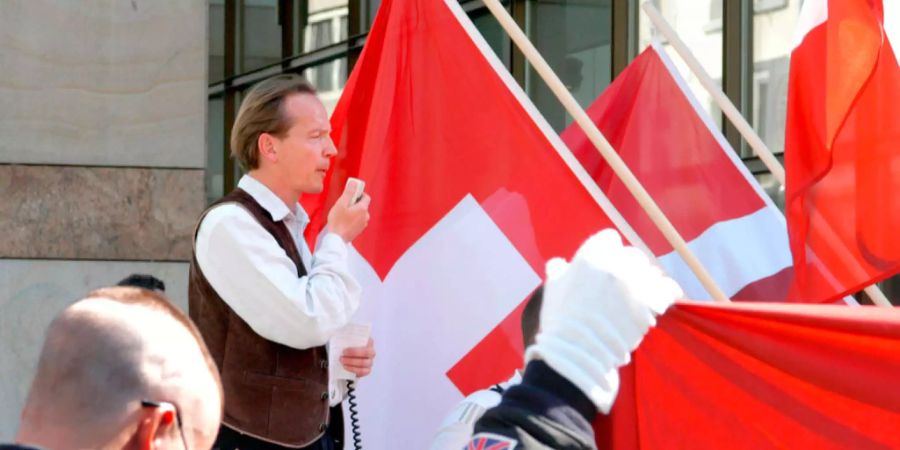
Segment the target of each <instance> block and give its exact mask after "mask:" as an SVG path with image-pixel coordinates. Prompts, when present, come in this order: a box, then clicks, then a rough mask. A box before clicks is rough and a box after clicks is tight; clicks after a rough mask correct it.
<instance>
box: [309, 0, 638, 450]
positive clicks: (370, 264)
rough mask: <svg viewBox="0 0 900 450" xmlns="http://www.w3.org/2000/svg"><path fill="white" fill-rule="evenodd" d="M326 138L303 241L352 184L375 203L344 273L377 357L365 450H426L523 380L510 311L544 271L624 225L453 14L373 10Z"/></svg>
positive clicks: (398, 6)
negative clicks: (322, 183)
mask: <svg viewBox="0 0 900 450" xmlns="http://www.w3.org/2000/svg"><path fill="white" fill-rule="evenodd" d="M332 127H333V138H334V140H335V143H336V145H337V147H338V151H339V154H338V156H337V157H336V159H335V161H334V164H333V170H332V172H331V173H330V174H329V177H328V179H327V181H326V190H325V192H324V193H323V194H322V195H319V196H315V197H309V198H304V199H302V201H303V204H304V207H305V208H306V210H307V211H308V212H309V213H310V215H311V216H312V217H313V218H314V221H313V222H312V223H311V225H310V226H309V227H308V230H307V232H308V234H307V239H312V238H313V237H315V236H316V235H318V233H319V231H320V230H321V229H322V227H323V225H324V223H323V220H324V218H325V217H326V214H325V213H326V212H327V208H328V207H329V206H330V205H331V204H332V203H333V202H334V200H335V198H336V197H337V196H338V195H339V194H340V192H341V191H342V189H343V187H344V184H345V180H346V179H347V177H348V176H353V177H358V178H361V179H363V180H365V181H366V183H367V184H366V190H367V192H368V193H369V194H370V195H371V197H372V203H371V207H370V212H371V221H370V223H369V226H368V228H367V229H366V230H365V231H364V232H363V233H362V234H361V235H360V236H359V237H358V238H357V239H356V240H355V241H354V242H353V246H354V247H355V249H356V254H355V255H354V259H353V262H352V263H353V271H354V273H355V275H356V276H357V277H358V278H359V279H360V281H361V283H362V285H363V292H364V294H363V305H362V306H361V311H360V313H359V319H360V320H363V321H370V322H371V323H372V325H373V335H374V338H375V342H376V348H377V352H378V356H377V358H376V360H375V367H374V370H373V372H372V375H370V376H368V377H366V378H364V379H363V380H361V381H360V383H359V387H358V391H357V393H358V396H359V399H358V401H359V405H360V406H359V409H360V419H361V426H362V433H363V441H364V443H365V447H366V448H367V449H388V448H397V447H403V448H416V449H421V448H427V446H428V442H429V440H430V438H431V436H432V435H433V433H434V432H435V431H436V429H437V427H438V426H439V424H440V422H441V419H442V418H443V417H444V415H445V414H446V413H447V412H448V411H449V410H450V409H451V407H452V406H453V405H454V404H455V403H457V402H458V401H460V400H461V399H462V398H463V394H464V393H467V392H469V391H471V390H473V389H480V388H483V387H485V386H489V385H490V384H492V383H495V382H498V381H501V380H504V379H506V378H508V377H509V375H510V374H511V373H512V371H513V369H514V368H516V367H519V366H520V365H521V359H522V356H521V355H522V343H521V337H520V335H521V333H520V331H519V329H518V324H517V314H518V309H517V307H518V306H519V305H520V304H521V303H522V301H523V300H524V299H525V298H526V296H527V295H528V294H529V293H530V292H531V291H532V290H533V289H534V288H535V287H536V286H537V285H538V284H539V283H540V279H541V278H542V277H543V267H544V263H545V262H546V261H547V260H548V259H549V258H551V257H555V256H566V257H568V256H571V255H572V254H573V253H574V251H575V249H576V248H577V246H578V245H579V244H580V243H581V242H583V241H584V240H585V239H586V238H587V237H588V236H589V235H591V234H593V233H594V232H596V231H598V230H600V229H602V228H607V227H611V226H616V227H617V228H619V229H620V230H622V231H623V232H624V233H626V237H629V235H628V234H627V233H628V230H627V226H625V225H624V223H621V222H617V223H613V221H612V220H611V219H610V217H609V216H608V215H607V213H605V212H604V211H603V210H602V209H601V207H600V206H598V204H599V203H602V202H603V201H604V199H603V197H602V193H601V192H600V190H599V189H598V188H597V186H596V185H594V184H593V182H592V181H591V180H590V178H589V177H588V176H587V173H586V172H585V171H584V169H583V168H581V166H580V165H578V163H577V161H576V160H575V159H574V157H572V156H571V154H570V153H568V151H567V150H565V148H564V146H563V144H562V142H561V141H560V140H559V137H558V136H556V135H555V134H554V133H553V132H552V130H551V129H550V127H549V126H548V125H547V124H546V122H545V121H543V120H542V119H541V118H540V117H539V115H538V114H537V113H536V110H535V108H534V106H533V105H532V104H531V103H530V102H529V101H528V100H527V97H526V96H525V94H524V93H523V92H522V90H521V89H520V88H519V87H518V86H517V85H516V84H515V82H514V80H513V79H512V77H511V76H510V75H509V73H508V72H507V71H506V69H505V68H504V67H503V65H502V63H500V61H499V60H498V59H497V57H496V56H495V55H494V54H493V52H492V51H491V49H490V48H489V47H488V45H487V43H486V42H485V41H484V40H483V38H481V36H480V34H479V33H478V32H477V30H476V29H475V28H474V26H473V24H472V23H471V21H470V20H469V19H468V17H467V16H466V14H465V13H464V12H463V11H462V9H461V8H460V6H459V5H458V3H457V2H455V1H453V0H449V1H447V2H443V1H437V0H386V1H383V2H382V3H381V7H380V10H379V12H378V17H377V19H376V21H375V24H374V26H373V28H372V31H371V33H370V34H369V36H368V38H367V40H366V46H365V48H364V50H363V53H362V55H361V57H360V59H359V61H358V62H357V65H356V67H355V68H354V71H353V73H352V75H351V76H350V79H349V80H348V83H347V86H346V88H345V90H344V93H343V95H342V97H341V100H340V102H339V103H338V105H337V108H336V110H335V112H334V114H333V116H332ZM586 187H587V188H588V189H586ZM630 237H632V238H633V235H631V236H630ZM632 241H633V240H632ZM348 428H349V427H348Z"/></svg>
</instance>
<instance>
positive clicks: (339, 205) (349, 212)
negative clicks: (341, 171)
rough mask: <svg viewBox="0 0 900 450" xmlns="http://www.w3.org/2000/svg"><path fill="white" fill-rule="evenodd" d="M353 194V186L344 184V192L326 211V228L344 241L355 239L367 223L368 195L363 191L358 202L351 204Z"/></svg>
mask: <svg viewBox="0 0 900 450" xmlns="http://www.w3.org/2000/svg"><path fill="white" fill-rule="evenodd" d="M353 194H354V188H353V186H350V185H348V186H345V187H344V193H343V194H341V196H340V198H338V199H337V201H336V202H334V206H332V207H331V211H328V225H326V229H327V230H328V231H329V232H332V233H334V234H337V235H338V236H340V237H341V238H342V239H344V242H350V241H352V240H353V239H355V238H356V236H359V233H362V231H363V230H364V229H365V228H366V226H367V225H368V224H369V201H371V199H370V198H369V195H368V194H365V193H364V194H363V195H362V199H360V200H359V202H357V203H356V204H351V202H352V200H353Z"/></svg>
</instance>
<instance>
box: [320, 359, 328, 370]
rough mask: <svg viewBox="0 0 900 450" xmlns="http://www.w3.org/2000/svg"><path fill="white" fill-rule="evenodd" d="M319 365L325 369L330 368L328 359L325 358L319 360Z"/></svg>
mask: <svg viewBox="0 0 900 450" xmlns="http://www.w3.org/2000/svg"><path fill="white" fill-rule="evenodd" d="M319 367H321V368H323V369H327V368H328V360H327V359H323V360H321V361H319Z"/></svg>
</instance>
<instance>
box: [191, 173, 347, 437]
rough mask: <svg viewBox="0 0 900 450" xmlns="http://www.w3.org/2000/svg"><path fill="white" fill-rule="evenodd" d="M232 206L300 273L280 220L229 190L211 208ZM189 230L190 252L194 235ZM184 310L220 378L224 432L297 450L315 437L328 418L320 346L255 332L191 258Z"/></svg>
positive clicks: (324, 360) (245, 195)
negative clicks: (298, 346)
mask: <svg viewBox="0 0 900 450" xmlns="http://www.w3.org/2000/svg"><path fill="white" fill-rule="evenodd" d="M223 203H237V204H239V205H240V206H242V207H244V208H246V209H247V211H249V212H250V214H251V215H253V217H254V218H255V219H256V220H257V222H259V223H260V225H262V226H263V228H265V229H266V231H268V232H269V233H270V234H271V235H272V237H273V238H275V241H276V242H278V245H279V246H281V248H282V249H284V251H285V253H287V255H288V256H289V257H290V258H291V261H293V262H294V264H295V265H296V266H297V276H298V277H302V276H304V275H306V269H305V267H304V266H303V262H302V260H301V259H300V254H299V252H298V251H297V247H296V245H295V244H294V239H293V238H292V237H291V235H290V233H289V232H288V229H287V227H286V226H285V225H284V223H283V222H280V221H279V222H275V221H273V220H272V216H271V215H270V214H269V213H268V211H266V210H265V209H264V208H263V207H262V206H260V205H259V203H257V202H256V200H254V199H253V197H251V196H250V194H248V193H246V192H245V191H243V190H241V189H235V190H234V191H233V192H231V193H230V194H228V195H226V196H225V197H223V198H221V199H220V200H218V201H216V202H215V203H213V204H212V205H210V207H209V208H207V209H206V211H204V212H203V214H202V215H201V216H200V222H202V221H203V218H204V217H206V214H207V213H208V212H209V210H210V209H212V208H213V207H215V206H218V205H221V204H223ZM200 222H198V226H197V229H195V230H194V244H195V246H196V240H197V230H199V229H200V226H199V223H200ZM189 283H190V286H189V289H188V310H189V312H190V316H191V319H193V320H194V322H195V323H196V324H197V327H198V328H199V329H200V333H201V334H202V335H203V339H204V340H205V341H206V345H207V346H208V347H209V351H210V353H212V357H213V359H215V361H216V365H217V366H218V367H219V371H220V372H221V375H222V385H223V388H224V390H225V418H224V420H223V422H224V423H225V424H226V425H228V426H229V427H230V428H233V429H235V430H237V431H240V432H242V433H245V434H249V435H252V436H254V437H256V438H259V439H262V440H266V441H270V442H274V443H277V444H280V445H283V446H289V447H303V446H306V445H308V444H310V443H312V442H314V441H315V440H316V439H318V438H319V437H321V436H322V434H323V433H324V432H325V429H326V428H327V426H328V425H327V424H328V420H329V408H328V357H327V354H326V352H325V347H315V348H310V349H305V350H298V349H295V348H291V347H288V346H286V345H282V344H278V343H275V342H272V341H269V340H267V339H265V338H263V337H262V336H260V335H258V334H256V333H255V332H254V331H253V330H252V329H251V328H250V326H249V325H247V322H245V321H244V320H243V319H241V318H240V317H239V316H238V315H237V314H235V312H234V311H233V310H232V309H231V308H230V307H229V306H228V305H227V304H226V303H225V302H224V301H223V300H222V298H221V297H219V295H218V294H217V293H216V291H215V290H214V289H213V288H212V286H210V284H209V281H207V279H206V277H205V276H204V275H203V272H202V271H201V270H200V267H199V266H198V265H197V255H196V248H195V249H194V255H193V257H192V258H191V269H190V281H189Z"/></svg>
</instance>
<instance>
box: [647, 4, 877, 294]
mask: <svg viewBox="0 0 900 450" xmlns="http://www.w3.org/2000/svg"><path fill="white" fill-rule="evenodd" d="M641 8H642V9H643V10H644V13H646V14H647V17H648V18H649V19H650V21H651V22H653V26H654V27H656V29H657V30H659V32H660V33H662V34H663V36H665V38H666V39H667V40H668V41H669V44H670V45H671V46H672V48H674V49H675V51H676V52H677V53H678V55H679V56H681V59H682V60H684V62H685V63H686V64H687V66H688V68H689V69H690V70H691V72H693V73H694V75H695V76H696V77H697V78H698V79H699V80H700V84H701V85H702V86H703V88H704V89H706V92H708V93H709V95H711V96H712V98H713V100H715V101H716V104H717V105H719V108H720V109H721V110H722V112H723V113H724V114H725V116H726V117H728V119H729V120H730V121H731V123H732V124H733V125H734V127H735V128H737V130H738V131H739V132H740V133H741V136H743V137H744V139H746V140H747V144H748V145H750V148H752V149H753V153H754V154H756V156H757V157H759V159H760V161H762V163H763V164H765V166H766V168H767V169H769V172H771V173H772V175H773V176H774V177H775V179H776V180H778V182H779V183H781V185H782V186H784V181H785V175H784V167H783V166H782V165H781V163H780V162H778V158H776V157H775V155H774V154H773V153H772V151H771V150H769V147H768V146H766V144H765V143H764V142H763V141H762V139H761V138H760V137H759V135H758V134H756V130H754V129H753V127H752V126H750V124H749V123H748V122H747V120H746V119H744V116H743V115H741V113H740V111H738V109H737V108H736V107H735V106H734V103H732V102H731V100H730V99H729V98H728V96H726V95H725V93H724V92H722V90H721V89H719V87H718V86H717V85H716V82H715V81H713V79H712V77H711V76H709V74H708V73H707V72H706V70H705V69H704V68H703V66H702V65H701V64H700V61H698V60H697V58H696V57H695V56H694V54H693V52H691V51H690V49H688V47H687V45H685V43H684V41H682V40H681V38H680V37H679V36H678V33H676V32H675V30H673V29H672V27H671V26H670V25H669V23H668V22H666V19H665V18H663V16H662V14H660V13H659V10H658V9H656V7H655V6H653V4H652V3H651V2H650V1H646V2H644V3H643V4H642V5H641ZM823 231H825V232H827V231H831V230H830V229H828V230H823ZM832 233H833V231H832ZM829 241H831V242H838V241H837V239H836V237H834V238H832V239H829ZM848 258H850V259H851V260H852V257H849V256H848ZM858 270H862V268H859V269H858ZM864 291H865V292H866V294H867V295H868V296H869V298H871V299H872V302H873V303H875V304H876V305H878V306H885V307H893V305H892V304H891V302H890V300H888V298H887V297H886V296H885V295H884V293H883V292H881V289H879V288H878V286H876V285H874V284H873V285H871V286H869V287H867V288H865V289H864Z"/></svg>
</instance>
